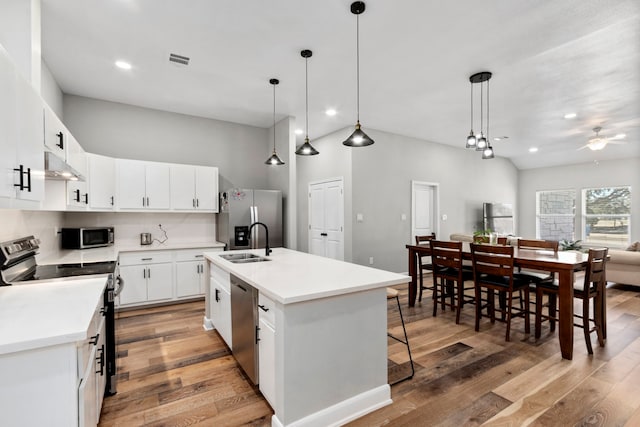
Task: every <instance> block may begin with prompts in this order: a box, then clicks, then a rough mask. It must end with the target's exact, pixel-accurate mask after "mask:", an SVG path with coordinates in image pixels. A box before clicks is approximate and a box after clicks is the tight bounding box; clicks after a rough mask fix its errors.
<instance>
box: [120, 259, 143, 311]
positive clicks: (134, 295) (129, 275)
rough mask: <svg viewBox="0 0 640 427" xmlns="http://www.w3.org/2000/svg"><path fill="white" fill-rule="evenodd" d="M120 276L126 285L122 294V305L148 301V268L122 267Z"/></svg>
mask: <svg viewBox="0 0 640 427" xmlns="http://www.w3.org/2000/svg"><path fill="white" fill-rule="evenodd" d="M120 275H121V276H122V279H123V280H124V283H125V284H126V285H125V287H124V288H123V289H122V292H121V293H120V296H119V298H120V305H127V304H135V303H140V302H145V301H147V266H145V265H128V266H120Z"/></svg>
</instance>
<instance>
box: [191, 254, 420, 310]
mask: <svg viewBox="0 0 640 427" xmlns="http://www.w3.org/2000/svg"><path fill="white" fill-rule="evenodd" d="M242 252H250V253H253V254H255V255H259V256H262V257H264V249H256V250H250V251H233V253H242ZM225 253H228V252H205V254H204V256H205V258H206V259H208V260H209V261H211V262H212V263H213V264H215V265H217V266H218V267H220V268H222V269H223V270H225V271H228V272H230V273H232V274H233V275H235V276H237V277H239V278H240V279H242V280H244V281H245V282H247V283H249V284H250V285H252V286H254V287H255V288H257V289H258V290H259V291H260V292H261V293H263V294H265V295H266V296H268V297H269V298H271V299H273V300H275V301H277V302H280V303H282V304H291V303H298V302H303V301H309V300H314V299H318V298H327V297H331V296H337V295H345V294H349V293H353V292H358V291H365V290H371V289H376V288H383V287H387V286H392V285H399V284H403V283H407V282H408V281H410V280H411V278H410V277H409V276H405V275H403V274H398V273H392V272H389V271H384V270H379V269H376V268H371V267H365V266H362V265H357V264H352V263H348V262H344V261H337V260H334V259H331V258H325V257H321V256H317V255H310V254H307V253H304V252H298V251H293V250H290V249H285V248H275V249H273V252H272V253H271V255H270V256H269V257H267V258H269V259H270V260H271V261H265V262H253V263H245V264H234V263H232V262H230V261H227V260H225V259H223V258H221V257H220V255H221V254H225Z"/></svg>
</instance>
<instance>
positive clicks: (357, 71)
mask: <svg viewBox="0 0 640 427" xmlns="http://www.w3.org/2000/svg"><path fill="white" fill-rule="evenodd" d="M356 121H357V122H358V123H360V15H356Z"/></svg>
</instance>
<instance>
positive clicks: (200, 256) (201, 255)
mask: <svg viewBox="0 0 640 427" xmlns="http://www.w3.org/2000/svg"><path fill="white" fill-rule="evenodd" d="M196 258H204V254H200V255H196Z"/></svg>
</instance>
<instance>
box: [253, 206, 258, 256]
mask: <svg viewBox="0 0 640 427" xmlns="http://www.w3.org/2000/svg"><path fill="white" fill-rule="evenodd" d="M258 221H260V219H259V218H258V207H257V206H254V207H253V222H258ZM253 230H254V231H255V234H254V236H255V240H254V241H253V247H254V249H258V248H259V247H260V227H253Z"/></svg>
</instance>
